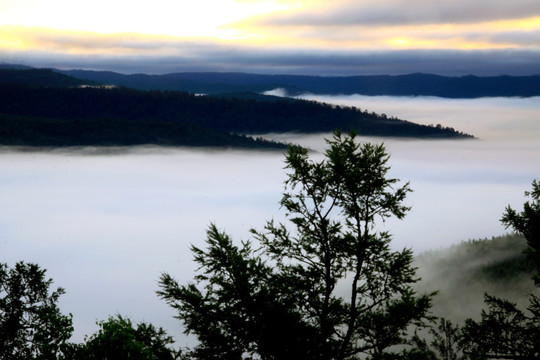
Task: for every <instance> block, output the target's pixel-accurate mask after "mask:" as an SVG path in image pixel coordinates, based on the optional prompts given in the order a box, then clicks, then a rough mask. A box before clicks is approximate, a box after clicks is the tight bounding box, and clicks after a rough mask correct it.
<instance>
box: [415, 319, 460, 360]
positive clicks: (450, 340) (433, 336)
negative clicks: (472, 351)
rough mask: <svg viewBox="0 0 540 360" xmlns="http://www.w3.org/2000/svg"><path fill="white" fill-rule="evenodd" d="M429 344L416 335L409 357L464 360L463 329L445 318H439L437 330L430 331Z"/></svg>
mask: <svg viewBox="0 0 540 360" xmlns="http://www.w3.org/2000/svg"><path fill="white" fill-rule="evenodd" d="M429 336H430V341H429V343H428V342H427V341H426V340H424V339H422V338H420V337H419V336H418V335H417V334H415V336H414V338H413V344H414V345H415V347H414V349H412V351H409V352H408V354H409V357H412V356H411V355H415V357H414V358H418V359H421V358H425V359H430V360H458V359H463V358H464V353H463V346H464V345H463V338H462V333H461V329H460V328H459V326H458V325H454V324H452V322H451V321H449V320H447V319H445V318H439V323H438V325H437V327H436V328H434V327H431V328H430V329H429Z"/></svg>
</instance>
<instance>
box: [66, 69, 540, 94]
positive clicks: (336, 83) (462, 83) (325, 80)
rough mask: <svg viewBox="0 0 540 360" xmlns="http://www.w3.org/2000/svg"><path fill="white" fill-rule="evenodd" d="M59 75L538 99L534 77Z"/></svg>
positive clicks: (217, 87)
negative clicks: (535, 97)
mask: <svg viewBox="0 0 540 360" xmlns="http://www.w3.org/2000/svg"><path fill="white" fill-rule="evenodd" d="M61 73H63V74H66V75H70V76H73V77H76V78H78V79H84V80H90V81H97V82H100V83H104V84H114V85H119V86H126V87H131V88H136V89H142V90H177V91H188V92H192V93H204V94H214V93H224V92H245V91H251V92H264V91H268V90H273V89H276V88H282V89H284V90H286V91H287V92H288V93H289V94H290V95H296V94H301V93H313V94H325V95H340V94H345V95H348V94H360V95H372V96H375V95H392V96H438V97H445V98H478V97H497V96H505V97H508V96H520V97H530V96H539V95H540V75H536V76H491V77H478V76H472V75H469V76H461V77H447V76H439V75H432V74H408V75H397V76H389V75H376V76H343V77H322V76H299V75H261V74H245V73H173V74H163V75H146V74H131V75H125V74H119V73H114V72H100V71H85V70H69V71H61Z"/></svg>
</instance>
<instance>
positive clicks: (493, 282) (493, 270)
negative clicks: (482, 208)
mask: <svg viewBox="0 0 540 360" xmlns="http://www.w3.org/2000/svg"><path fill="white" fill-rule="evenodd" d="M525 247H526V241H525V239H524V238H523V237H522V236H520V235H514V234H508V235H504V236H497V237H493V238H491V239H478V240H469V241H465V242H462V243H460V244H457V245H454V246H452V247H450V248H448V249H440V250H433V251H428V252H424V253H422V254H419V255H418V256H417V257H416V265H417V266H418V267H419V271H418V274H419V275H420V277H422V280H421V281H420V282H419V283H418V284H417V287H418V289H420V290H422V291H439V294H438V295H437V296H436V297H435V299H434V312H435V314H436V315H439V316H444V317H446V318H448V319H451V320H453V321H454V322H457V323H461V322H462V321H463V320H465V319H466V318H468V317H472V318H477V317H478V316H479V314H480V310H481V309H482V308H483V307H484V293H486V292H487V293H489V294H491V295H495V296H498V297H501V298H507V299H510V300H511V301H516V302H518V303H519V304H521V305H525V307H526V305H527V304H528V303H527V293H528V292H529V291H535V290H534V284H533V281H532V280H531V274H532V272H533V270H534V268H535V267H534V264H533V263H532V262H531V261H530V260H527V259H526V257H525V255H524V254H523V249H524V248H525Z"/></svg>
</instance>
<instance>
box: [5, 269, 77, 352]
mask: <svg viewBox="0 0 540 360" xmlns="http://www.w3.org/2000/svg"><path fill="white" fill-rule="evenodd" d="M45 272H46V270H43V269H40V267H39V266H38V265H36V264H30V263H24V262H18V263H16V264H15V266H14V267H13V268H11V269H10V268H9V267H8V265H7V264H0V359H4V360H15V359H17V360H18V359H20V360H28V359H58V358H62V357H63V355H64V353H65V352H66V351H68V350H69V348H70V345H69V344H68V343H67V340H68V339H69V338H70V337H71V334H72V332H73V326H72V319H71V315H69V316H66V315H62V314H61V313H60V310H59V309H58V306H57V302H58V298H59V297H60V295H62V294H63V293H64V290H63V289H62V288H57V289H56V290H55V291H53V292H49V288H50V286H51V284H52V282H53V281H52V279H46V278H45Z"/></svg>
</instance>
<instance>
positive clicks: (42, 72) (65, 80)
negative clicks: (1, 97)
mask: <svg viewBox="0 0 540 360" xmlns="http://www.w3.org/2000/svg"><path fill="white" fill-rule="evenodd" d="M0 84H3V85H9V84H19V85H28V86H38V87H74V86H81V85H83V84H97V83H95V82H93V81H88V80H81V79H77V78H74V77H72V76H68V75H64V74H60V73H58V72H55V71H52V70H50V69H26V68H22V69H17V68H2V67H0Z"/></svg>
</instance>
